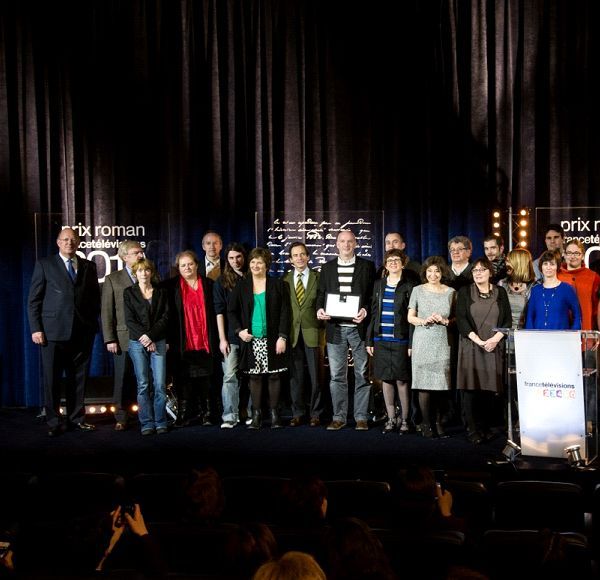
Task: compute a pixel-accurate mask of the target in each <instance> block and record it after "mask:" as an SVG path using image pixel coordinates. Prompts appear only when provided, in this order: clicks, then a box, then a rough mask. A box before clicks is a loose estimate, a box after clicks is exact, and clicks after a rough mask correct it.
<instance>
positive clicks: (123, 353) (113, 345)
mask: <svg viewBox="0 0 600 580" xmlns="http://www.w3.org/2000/svg"><path fill="white" fill-rule="evenodd" d="M119 258H121V260H122V261H123V269H122V270H117V271H116V272H112V273H111V274H109V275H108V276H106V278H105V279H104V284H103V286H102V310H101V317H102V334H103V335H104V344H105V345H106V350H107V351H108V352H110V353H112V354H113V362H114V383H113V385H114V386H113V405H114V407H115V411H114V412H115V419H116V424H115V431H124V430H125V429H126V428H127V419H128V413H127V405H128V403H133V402H134V401H135V400H136V382H135V376H134V373H133V365H132V363H131V359H130V358H129V357H128V356H127V349H128V347H129V331H128V330H127V323H126V321H125V306H124V304H123V292H124V290H125V288H129V286H132V285H133V284H134V280H135V278H134V277H133V273H132V271H131V266H133V264H135V263H136V262H138V261H139V260H143V259H144V250H142V246H141V245H140V243H139V242H136V241H135V240H125V241H124V242H121V244H120V245H119Z"/></svg>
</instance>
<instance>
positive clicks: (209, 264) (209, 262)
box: [198, 230, 225, 282]
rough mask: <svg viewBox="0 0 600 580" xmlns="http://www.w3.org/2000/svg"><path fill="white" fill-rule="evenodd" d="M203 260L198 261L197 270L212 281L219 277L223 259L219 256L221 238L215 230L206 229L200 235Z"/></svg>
mask: <svg viewBox="0 0 600 580" xmlns="http://www.w3.org/2000/svg"><path fill="white" fill-rule="evenodd" d="M202 249H203V250H204V260H200V262H199V263H198V272H199V273H200V274H202V275H203V276H205V277H206V278H209V279H210V280H212V281H213V282H216V280H217V279H218V278H219V276H220V275H221V274H222V273H223V270H224V269H225V260H223V259H222V258H221V250H222V249H223V240H222V239H221V236H220V235H219V234H218V233H217V232H213V231H210V230H209V231H208V232H206V233H205V234H204V236H203V237H202Z"/></svg>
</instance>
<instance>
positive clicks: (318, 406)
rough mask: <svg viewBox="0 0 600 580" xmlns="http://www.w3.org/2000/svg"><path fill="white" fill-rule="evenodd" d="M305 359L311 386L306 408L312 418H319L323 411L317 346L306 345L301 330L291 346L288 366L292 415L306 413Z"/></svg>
mask: <svg viewBox="0 0 600 580" xmlns="http://www.w3.org/2000/svg"><path fill="white" fill-rule="evenodd" d="M305 361H306V366H307V368H308V376H309V377H310V386H311V390H310V400H309V402H308V404H309V407H308V410H309V414H310V416H311V417H312V418H319V417H320V415H321V412H322V411H323V402H322V395H321V385H320V383H319V380H318V374H317V372H318V368H319V347H316V346H315V347H312V346H306V344H305V342H304V338H303V336H302V330H301V331H300V335H299V336H298V342H297V343H296V346H295V347H293V348H292V364H291V367H290V371H291V373H290V396H291V399H292V415H293V416H294V417H302V416H303V415H305V413H306V400H305V392H304V363H305Z"/></svg>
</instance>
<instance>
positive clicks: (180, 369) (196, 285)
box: [163, 250, 219, 427]
mask: <svg viewBox="0 0 600 580" xmlns="http://www.w3.org/2000/svg"><path fill="white" fill-rule="evenodd" d="M175 266H176V267H177V269H178V271H179V274H178V275H177V276H174V277H173V278H170V279H169V280H166V281H165V282H164V283H163V286H164V287H165V288H166V289H167V292H168V295H169V313H170V314H169V335H168V343H169V359H170V367H171V371H172V373H173V382H174V384H175V390H176V392H177V397H178V410H177V420H176V422H175V425H176V426H178V427H180V426H181V427H185V426H188V425H191V424H192V423H193V422H194V421H195V420H199V421H200V422H201V423H202V425H212V421H211V416H210V415H211V413H210V402H209V389H210V377H211V375H212V373H213V368H214V361H215V360H216V356H215V355H216V353H218V352H219V350H218V349H219V346H218V336H219V334H218V331H217V317H216V315H215V311H214V306H213V282H212V280H209V279H208V278H205V277H204V276H202V275H201V274H200V273H199V272H198V256H196V253H195V252H193V251H192V250H184V251H183V252H179V253H178V254H177V256H175Z"/></svg>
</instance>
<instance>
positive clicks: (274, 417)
mask: <svg viewBox="0 0 600 580" xmlns="http://www.w3.org/2000/svg"><path fill="white" fill-rule="evenodd" d="M282 427H283V425H282V424H281V417H280V416H279V411H278V410H277V409H271V429H281V428H282Z"/></svg>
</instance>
